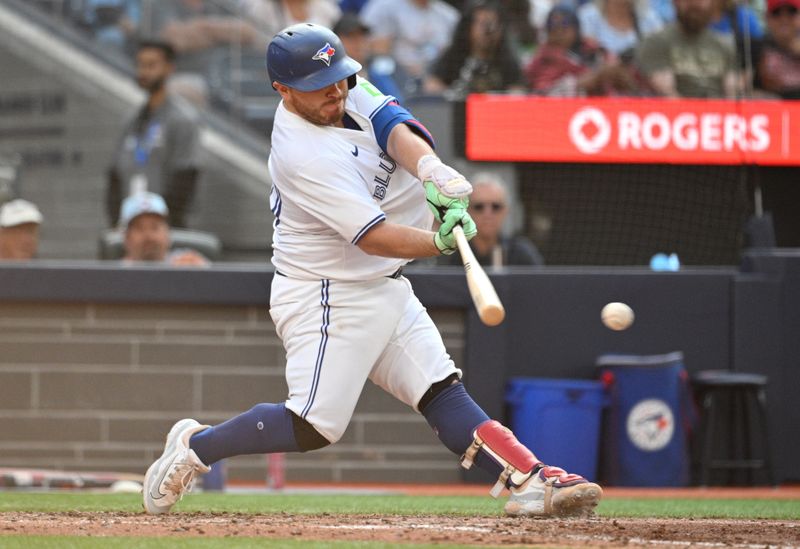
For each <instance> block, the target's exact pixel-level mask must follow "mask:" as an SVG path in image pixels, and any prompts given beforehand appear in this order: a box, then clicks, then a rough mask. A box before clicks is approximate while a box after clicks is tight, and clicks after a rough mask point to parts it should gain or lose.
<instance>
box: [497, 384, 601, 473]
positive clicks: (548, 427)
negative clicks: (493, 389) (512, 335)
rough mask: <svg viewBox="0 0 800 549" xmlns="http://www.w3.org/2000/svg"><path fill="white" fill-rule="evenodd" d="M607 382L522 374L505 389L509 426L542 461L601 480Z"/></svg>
mask: <svg viewBox="0 0 800 549" xmlns="http://www.w3.org/2000/svg"><path fill="white" fill-rule="evenodd" d="M604 403H605V395H604V392H603V385H602V383H600V382H599V381H594V380H578V379H547V378H532V377H519V378H512V379H511V380H509V382H508V385H507V388H506V404H507V405H508V412H509V420H510V426H511V430H512V431H514V434H515V435H516V436H517V438H518V439H519V441H520V442H522V443H523V444H524V445H525V446H527V447H528V448H530V450H531V451H532V452H533V453H534V454H536V457H538V458H539V459H540V460H542V461H543V462H544V463H546V464H548V465H555V466H558V467H561V468H563V469H565V470H566V471H567V472H569V473H577V474H579V475H583V476H584V477H586V478H588V479H590V480H594V479H595V478H597V455H598V445H599V440H600V424H601V417H602V410H603V406H604Z"/></svg>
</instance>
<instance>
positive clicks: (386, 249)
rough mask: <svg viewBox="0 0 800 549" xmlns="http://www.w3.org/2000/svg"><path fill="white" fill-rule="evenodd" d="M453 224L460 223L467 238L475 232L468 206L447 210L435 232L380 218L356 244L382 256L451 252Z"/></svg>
mask: <svg viewBox="0 0 800 549" xmlns="http://www.w3.org/2000/svg"><path fill="white" fill-rule="evenodd" d="M456 225H460V226H461V227H463V229H464V235H465V236H466V237H467V239H468V240H469V239H471V238H472V237H474V236H475V235H476V234H478V230H477V229H476V227H475V222H474V221H473V220H472V218H471V217H470V215H469V213H467V210H466V209H464V208H453V209H450V210H447V213H446V215H445V220H444V222H443V223H442V225H441V226H440V227H439V230H438V231H437V232H431V231H426V230H424V229H417V228H416V227H409V226H407V225H398V224H396V223H390V222H388V221H383V222H381V223H378V224H377V225H375V226H374V227H372V228H371V229H370V230H369V231H368V232H367V234H365V235H364V236H362V237H361V239H360V240H359V241H358V244H357V245H358V247H359V248H361V250H362V251H363V252H365V253H368V254H370V255H377V256H381V257H397V258H402V259H418V258H422V257H433V256H437V255H442V254H444V255H450V254H452V253H453V252H454V251H455V250H456V239H455V235H454V234H453V227H455V226H456Z"/></svg>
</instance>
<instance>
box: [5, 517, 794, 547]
mask: <svg viewBox="0 0 800 549" xmlns="http://www.w3.org/2000/svg"><path fill="white" fill-rule="evenodd" d="M30 534H37V535H78V536H163V537H199V536H202V537H206V538H207V537H217V536H218V537H228V536H236V537H259V538H264V539H286V538H291V539H295V540H299V539H304V540H320V541H330V540H332V539H335V540H350V541H365V542H383V543H401V542H402V543H437V544H443V545H446V544H456V543H458V544H465V545H476V546H480V545H503V546H506V545H557V546H561V547H576V546H584V545H589V546H593V547H653V546H671V547H682V546H694V547H728V548H734V547H746V548H755V547H800V520H799V521H789V520H779V521H761V520H759V521H755V520H716V519H714V520H711V519H697V520H692V519H680V520H675V519H621V518H617V519H612V518H591V519H572V520H564V519H562V520H553V519H549V520H541V519H538V520H537V519H519V518H506V517H434V516H413V517H405V516H403V517H401V516H383V515H380V516H379V515H335V516H334V515H329V514H322V515H292V514H287V513H281V514H275V515H238V514H232V513H226V514H209V513H191V514H187V513H179V514H175V515H167V516H157V517H154V516H149V515H144V514H141V513H136V514H132V513H80V512H71V513H0V536H3V535H30ZM0 545H1V544H0Z"/></svg>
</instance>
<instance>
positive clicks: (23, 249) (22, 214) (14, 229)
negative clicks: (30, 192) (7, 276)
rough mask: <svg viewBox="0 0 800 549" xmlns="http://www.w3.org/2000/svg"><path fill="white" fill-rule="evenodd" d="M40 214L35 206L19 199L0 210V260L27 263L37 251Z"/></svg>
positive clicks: (40, 222)
mask: <svg viewBox="0 0 800 549" xmlns="http://www.w3.org/2000/svg"><path fill="white" fill-rule="evenodd" d="M42 219H43V218H42V213H41V212H40V211H39V208H37V207H36V205H35V204H33V203H31V202H28V201H27V200H22V199H20V198H18V199H16V200H12V201H10V202H6V203H5V204H3V207H2V208H0V259H2V260H4V261H27V260H29V259H33V258H34V257H36V252H37V251H38V250H39V226H40V225H41V224H42Z"/></svg>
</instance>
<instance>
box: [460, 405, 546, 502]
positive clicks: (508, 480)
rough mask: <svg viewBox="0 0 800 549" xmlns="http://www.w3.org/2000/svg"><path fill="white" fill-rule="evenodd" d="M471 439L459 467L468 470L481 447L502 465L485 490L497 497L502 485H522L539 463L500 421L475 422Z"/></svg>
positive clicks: (540, 463) (503, 486)
mask: <svg viewBox="0 0 800 549" xmlns="http://www.w3.org/2000/svg"><path fill="white" fill-rule="evenodd" d="M473 437H474V440H473V441H472V444H470V446H469V448H467V450H466V451H465V452H464V455H463V456H462V457H461V466H462V467H463V468H464V469H469V468H470V467H472V464H473V462H474V460H475V456H476V455H477V453H478V451H480V450H483V451H484V452H486V453H487V454H489V456H491V458H492V459H494V460H495V461H496V462H497V463H499V464H500V465H501V466H502V467H503V472H502V473H500V477H499V478H498V479H497V482H496V483H495V485H494V486H493V487H492V489H491V491H490V492H489V493H490V494H491V495H492V497H495V498H496V497H497V496H499V495H500V493H501V492H502V491H503V488H505V487H506V485H508V484H511V485H512V486H522V484H524V483H525V481H526V480H528V479H529V478H530V476H531V474H532V473H534V472H535V471H536V470H538V468H539V467H540V466H541V465H543V464H542V462H541V461H539V459H538V458H537V457H536V456H535V455H533V452H531V451H530V450H528V449H527V448H526V447H525V446H524V445H523V444H522V443H521V442H520V441H519V440H517V437H515V436H514V433H512V432H511V430H510V429H508V428H507V427H504V426H503V425H502V424H501V423H500V422H498V421H495V420H493V419H490V420H488V421H485V422H483V423H481V424H480V425H478V427H477V428H476V429H475V432H474V433H473Z"/></svg>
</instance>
